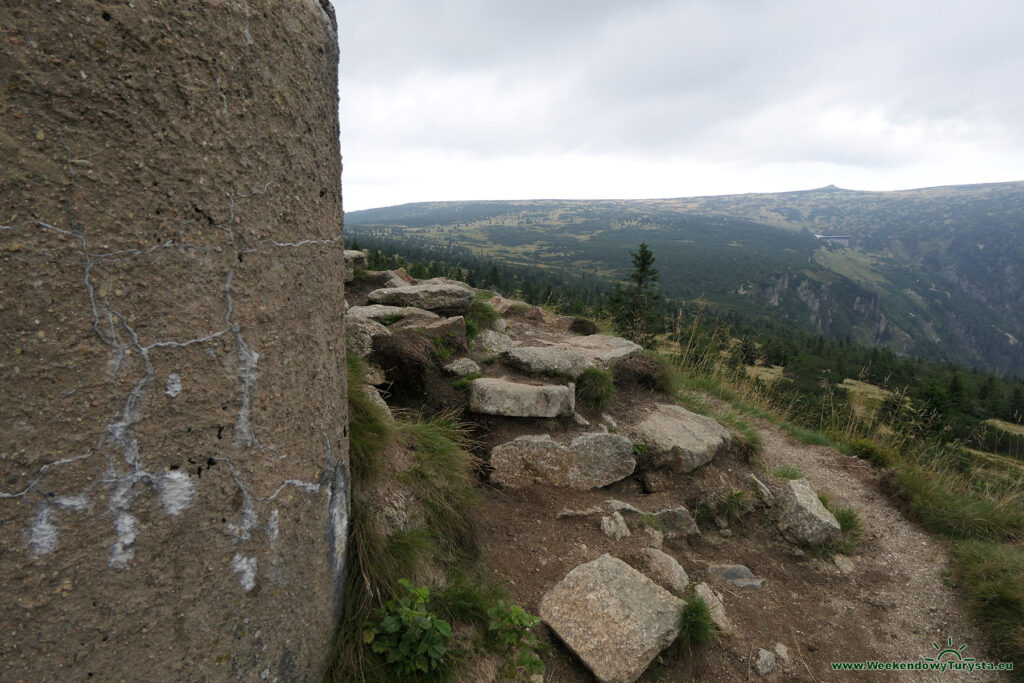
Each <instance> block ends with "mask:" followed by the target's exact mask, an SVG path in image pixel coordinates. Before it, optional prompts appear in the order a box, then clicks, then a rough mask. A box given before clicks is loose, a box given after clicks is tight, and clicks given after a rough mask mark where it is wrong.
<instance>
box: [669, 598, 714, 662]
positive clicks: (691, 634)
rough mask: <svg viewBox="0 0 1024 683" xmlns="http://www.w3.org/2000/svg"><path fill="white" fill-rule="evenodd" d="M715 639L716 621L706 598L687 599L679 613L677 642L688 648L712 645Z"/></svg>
mask: <svg viewBox="0 0 1024 683" xmlns="http://www.w3.org/2000/svg"><path fill="white" fill-rule="evenodd" d="M714 640H715V622H714V620H713V619H712V618H711V608H710V607H708V604H707V603H706V602H704V598H701V597H694V598H692V599H690V600H688V601H687V603H686V606H685V607H683V611H682V613H681V614H680V615H679V636H678V637H677V638H676V641H675V642H676V643H678V644H679V645H681V646H682V647H684V648H686V649H688V650H694V649H697V648H702V647H706V646H708V645H710V644H711V643H712V642H713V641H714Z"/></svg>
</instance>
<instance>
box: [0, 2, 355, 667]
mask: <svg viewBox="0 0 1024 683" xmlns="http://www.w3.org/2000/svg"><path fill="white" fill-rule="evenodd" d="M325 8H326V9H325ZM0 15H2V17H3V18H2V20H0V24H2V25H3V40H2V42H0V65H2V66H0V72H2V73H3V77H2V79H0V80H2V81H3V96H2V105H0V110H2V111H3V116H0V119H2V121H3V122H2V124H0V149H2V150H3V151H2V152H0V158H2V160H3V161H2V163H0V201H2V205H3V207H4V208H3V216H2V218H0V222H2V223H4V225H3V226H2V228H0V253H2V254H3V257H2V266H0V270H2V276H0V280H2V283H0V288H2V290H3V297H2V298H3V303H2V305H0V330H2V331H3V334H2V336H0V347H2V348H0V357H2V358H4V359H15V358H16V359H17V360H16V361H13V360H5V361H4V370H3V379H2V380H0V405H3V409H2V410H0V434H2V435H3V448H2V450H3V456H2V457H3V472H4V476H3V481H2V483H0V544H2V547H3V553H2V555H0V593H2V595H3V600H0V623H2V624H4V625H5V630H4V637H3V640H2V642H0V662H2V663H3V664H2V666H3V669H2V673H0V678H3V679H4V680H10V681H17V680H26V681H62V680H70V679H80V680H86V679H88V680H96V681H100V680H102V681H117V680H124V679H127V680H157V679H159V680H174V681H200V680H210V681H212V680H221V681H223V680H236V681H257V680H261V679H267V680H273V679H278V680H290V681H294V680H313V679H319V678H320V677H321V676H322V672H323V665H324V662H325V660H326V658H327V654H328V646H329V644H330V642H331V640H332V633H333V631H334V628H335V626H336V624H337V616H338V612H337V611H336V608H337V607H340V604H338V603H336V598H338V597H339V595H340V588H341V585H342V583H343V581H342V579H343V576H342V572H343V569H344V561H345V548H346V541H347V538H348V522H347V520H348V504H347V501H348V475H347V465H346V463H347V452H346V449H347V443H348V439H347V436H348V432H347V417H346V402H345V396H346V387H345V355H344V329H343V320H344V315H343V299H342V296H343V292H344V253H343V240H342V234H341V225H342V214H341V197H340V194H341V187H340V183H339V177H340V173H341V162H340V155H339V150H338V118H337V117H338V109H337V99H336V97H337V83H338V81H337V61H336V60H337V54H338V52H337V51H338V45H337V38H336V29H335V27H334V21H333V16H331V10H330V4H328V3H320V2H294V3H293V2H288V3H281V2H272V1H270V0H246V2H199V1H197V0H183V1H182V2H175V3H141V2H136V3H129V2H117V3H113V2H109V3H95V2H91V1H87V0H63V2H62V3H60V4H57V3H35V2H14V3H4V6H3V9H2V10H0ZM15 366H16V367H15ZM300 416H302V417H300Z"/></svg>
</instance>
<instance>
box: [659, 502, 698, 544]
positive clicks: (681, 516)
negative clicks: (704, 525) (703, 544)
mask: <svg viewBox="0 0 1024 683" xmlns="http://www.w3.org/2000/svg"><path fill="white" fill-rule="evenodd" d="M654 518H655V519H657V520H658V523H659V524H661V528H662V529H663V530H664V533H665V538H667V539H673V538H686V537H687V536H699V535H700V528H698V527H697V522H696V521H694V519H693V515H691V514H690V511H689V510H687V509H686V508H685V507H683V506H681V505H680V506H679V507H674V508H669V509H667V510H662V511H660V512H656V513H655V514H654Z"/></svg>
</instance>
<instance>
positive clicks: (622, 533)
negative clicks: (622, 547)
mask: <svg viewBox="0 0 1024 683" xmlns="http://www.w3.org/2000/svg"><path fill="white" fill-rule="evenodd" d="M601 531H602V532H604V535H605V536H607V537H609V538H613V539H615V540H616V541H617V540H619V539H620V538H626V537H627V536H629V535H630V534H629V527H628V526H627V525H626V520H625V519H623V518H622V513H621V512H613V513H612V514H610V515H607V516H605V517H602V518H601Z"/></svg>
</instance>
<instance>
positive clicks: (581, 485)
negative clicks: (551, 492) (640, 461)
mask: <svg viewBox="0 0 1024 683" xmlns="http://www.w3.org/2000/svg"><path fill="white" fill-rule="evenodd" d="M490 461H491V466H492V467H493V468H494V471H493V472H492V474H491V481H493V482H495V483H497V484H500V485H502V486H506V487H509V488H520V487H522V486H529V485H530V484H535V483H539V484H550V485H552V486H565V487H568V488H573V489H596V488H600V487H602V486H607V485H608V484H612V483H614V482H617V481H619V480H620V479H624V478H625V477H628V476H629V475H630V474H632V473H633V469H634V468H635V467H636V460H635V459H634V457H633V444H632V443H631V442H630V441H629V439H626V438H625V437H622V436H619V435H618V434H607V433H605V432H596V433H593V434H582V435H580V436H578V437H576V438H575V439H573V440H572V442H571V443H570V444H569V445H568V446H563V445H561V444H559V443H556V442H555V441H554V440H553V439H552V438H551V437H550V436H548V435H547V434H542V435H536V436H521V437H519V438H517V439H513V440H512V441H509V442H508V443H503V444H501V445H499V446H495V447H494V448H493V449H492V450H491V458H490Z"/></svg>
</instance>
